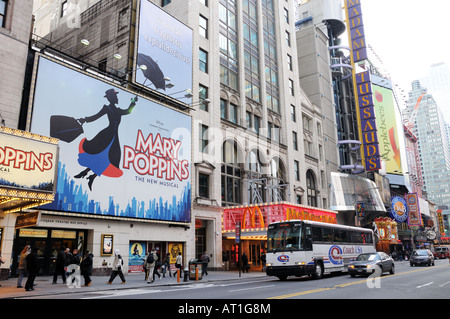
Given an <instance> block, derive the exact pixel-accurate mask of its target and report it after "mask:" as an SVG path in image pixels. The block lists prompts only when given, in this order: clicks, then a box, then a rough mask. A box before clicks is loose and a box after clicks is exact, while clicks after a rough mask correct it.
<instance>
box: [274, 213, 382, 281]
mask: <svg viewBox="0 0 450 319" xmlns="http://www.w3.org/2000/svg"><path fill="white" fill-rule="evenodd" d="M375 251H376V250H375V242H374V236H373V231H372V230H371V229H367V228H358V227H352V226H344V225H336V224H329V223H321V222H315V221H308V220H290V221H284V222H276V223H272V224H270V225H269V226H268V230H267V254H266V273H267V275H269V276H276V277H278V278H279V279H280V280H285V279H286V278H287V277H288V276H297V277H300V276H303V275H311V276H312V277H313V278H315V279H320V278H322V276H323V274H324V273H331V272H339V271H347V266H348V264H349V262H350V261H353V260H355V259H356V257H357V256H358V255H359V254H362V253H370V252H375Z"/></svg>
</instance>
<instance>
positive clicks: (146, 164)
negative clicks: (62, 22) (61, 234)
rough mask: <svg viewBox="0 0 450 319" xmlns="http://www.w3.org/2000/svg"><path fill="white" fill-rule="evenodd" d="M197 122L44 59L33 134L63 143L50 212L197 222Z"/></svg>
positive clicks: (37, 85) (37, 86) (37, 81)
mask: <svg viewBox="0 0 450 319" xmlns="http://www.w3.org/2000/svg"><path fill="white" fill-rule="evenodd" d="M191 124H192V119H191V117H190V116H188V115H186V114H184V113H181V112H178V111H176V110H174V109H171V108H168V107H165V106H163V105H161V104H158V103H156V102H153V101H150V100H147V99H145V98H142V97H138V96H136V95H135V94H132V93H130V92H128V91H126V90H123V89H121V88H120V87H117V86H115V85H113V84H111V83H109V82H105V81H101V80H98V79H95V78H93V77H91V76H88V75H86V74H85V73H82V72H80V71H76V70H74V69H71V68H68V67H65V66H63V65H61V64H59V63H56V62H53V61H51V60H49V59H47V58H44V57H39V63H38V70H37V75H36V79H35V86H34V100H33V114H32V118H31V132H34V133H38V134H42V135H45V134H46V135H47V136H52V137H57V138H59V139H60V143H59V146H60V154H59V155H60V156H59V166H58V183H57V190H56V194H55V200H54V202H53V203H51V204H48V205H46V206H43V207H42V208H43V209H50V210H57V211H66V212H78V213H88V214H96V215H108V216H118V217H130V218H144V219H154V220H160V221H172V222H183V223H185V222H190V220H191Z"/></svg>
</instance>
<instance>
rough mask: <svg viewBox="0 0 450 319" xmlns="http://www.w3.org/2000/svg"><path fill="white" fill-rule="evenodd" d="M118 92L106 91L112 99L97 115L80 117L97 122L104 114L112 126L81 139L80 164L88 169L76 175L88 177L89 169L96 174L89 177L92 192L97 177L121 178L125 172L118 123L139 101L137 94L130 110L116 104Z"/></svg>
mask: <svg viewBox="0 0 450 319" xmlns="http://www.w3.org/2000/svg"><path fill="white" fill-rule="evenodd" d="M117 94H119V92H116V91H115V90H114V89H109V90H107V91H106V92H105V97H106V99H107V100H108V101H109V105H103V108H102V109H101V110H100V112H98V113H97V114H95V115H92V116H89V117H85V118H80V119H78V121H79V122H80V123H81V124H84V123H90V122H94V121H96V120H97V119H99V118H101V117H102V116H104V115H107V116H108V120H109V125H108V126H107V127H105V128H104V129H103V130H101V131H100V132H99V133H98V134H97V135H96V136H95V137H94V138H93V139H91V140H88V139H86V138H84V139H82V140H81V141H80V145H79V154H78V163H79V164H80V165H81V166H84V167H86V169H85V170H83V171H82V172H80V173H79V174H77V175H75V176H74V177H75V178H83V177H85V176H86V175H87V174H88V173H89V171H92V173H93V174H91V175H90V176H88V177H87V179H88V180H89V182H88V186H89V189H90V190H91V191H92V184H93V183H94V179H95V178H96V177H97V176H102V175H104V176H108V177H114V178H117V177H120V176H122V174H123V172H122V170H121V169H120V168H119V166H120V158H121V151H120V142H119V125H120V121H121V119H122V116H123V115H128V114H130V113H131V112H132V111H133V108H134V106H135V105H136V102H137V100H138V98H137V96H136V97H135V98H134V99H132V100H131V103H130V106H129V107H128V108H127V109H125V110H124V109H121V108H118V107H116V104H117V103H119V99H118V98H117Z"/></svg>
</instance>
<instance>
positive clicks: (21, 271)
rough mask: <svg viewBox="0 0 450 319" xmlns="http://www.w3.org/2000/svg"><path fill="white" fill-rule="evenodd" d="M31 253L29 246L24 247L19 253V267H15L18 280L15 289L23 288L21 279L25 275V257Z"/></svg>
mask: <svg viewBox="0 0 450 319" xmlns="http://www.w3.org/2000/svg"><path fill="white" fill-rule="evenodd" d="M30 252H31V247H30V245H26V246H25V247H24V248H23V250H22V251H21V252H20V257H19V266H18V267H17V268H18V269H19V278H18V279H17V288H23V287H22V280H23V277H25V275H26V274H27V259H26V258H27V256H28V255H29V254H30Z"/></svg>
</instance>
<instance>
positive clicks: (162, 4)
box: [161, 0, 172, 7]
mask: <svg viewBox="0 0 450 319" xmlns="http://www.w3.org/2000/svg"><path fill="white" fill-rule="evenodd" d="M171 2H172V0H162V1H161V7H164V6H167V5H168V4H169V3H171Z"/></svg>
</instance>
